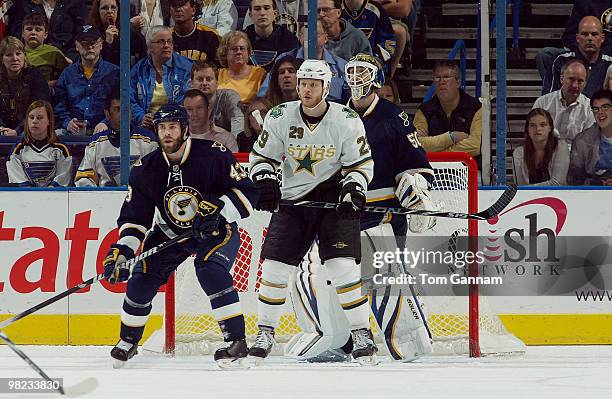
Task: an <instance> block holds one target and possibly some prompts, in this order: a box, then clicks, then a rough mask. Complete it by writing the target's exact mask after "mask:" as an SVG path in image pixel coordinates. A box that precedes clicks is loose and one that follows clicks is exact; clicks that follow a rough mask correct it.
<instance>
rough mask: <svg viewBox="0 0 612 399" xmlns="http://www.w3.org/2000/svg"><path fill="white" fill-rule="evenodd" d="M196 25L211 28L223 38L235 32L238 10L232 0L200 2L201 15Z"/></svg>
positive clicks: (204, 0) (205, 0)
mask: <svg viewBox="0 0 612 399" xmlns="http://www.w3.org/2000/svg"><path fill="white" fill-rule="evenodd" d="M198 23H199V24H201V25H206V26H208V27H210V28H213V29H214V30H216V31H217V32H218V33H219V35H220V36H223V35H225V34H227V33H229V32H230V31H232V30H236V25H237V23H238V10H236V6H235V5H234V2H233V1H232V0H202V13H201V17H200V19H199V20H198Z"/></svg>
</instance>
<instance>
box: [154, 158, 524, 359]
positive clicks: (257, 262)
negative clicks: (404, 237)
mask: <svg viewBox="0 0 612 399" xmlns="http://www.w3.org/2000/svg"><path fill="white" fill-rule="evenodd" d="M431 158H432V157H430V160H431ZM431 163H432V166H433V167H434V169H435V176H436V180H435V184H434V187H433V189H432V191H431V195H432V198H433V200H434V202H435V204H436V207H437V208H438V209H440V210H445V211H455V212H464V213H467V212H468V211H471V212H473V211H474V210H475V209H469V208H468V199H469V198H470V197H469V192H470V190H472V193H473V190H476V189H477V188H476V185H475V184H474V183H473V182H472V183H470V182H469V180H470V179H472V178H473V177H472V176H474V175H475V174H472V175H470V174H469V173H468V167H467V166H466V164H465V163H463V162H460V161H453V160H446V159H444V160H435V159H434V160H433V161H432V162H431ZM473 194H474V193H473ZM471 198H472V199H474V198H475V195H472V197H471ZM269 219H270V214H269V213H264V212H258V211H256V212H255V213H254V214H253V215H252V216H251V217H249V218H248V219H245V220H242V221H240V222H239V223H238V224H239V227H240V229H239V230H240V240H241V246H240V250H239V253H238V257H237V259H236V262H235V264H234V267H233V270H232V273H233V276H234V286H235V288H236V289H237V290H238V292H239V295H240V300H241V303H242V308H243V313H244V316H245V321H246V333H247V340H250V341H251V342H252V340H254V338H255V336H256V335H257V291H258V289H259V280H260V275H261V263H262V261H261V259H260V257H259V253H260V250H261V245H262V243H263V240H264V238H265V235H266V226H267V225H268V222H269ZM472 223H473V224H472V225H468V221H466V220H462V219H449V218H438V220H437V223H436V226H435V227H434V229H433V231H429V232H427V235H435V236H443V237H449V238H450V237H451V236H467V235H468V234H469V235H477V232H476V230H477V228H476V224H475V222H472ZM408 240H410V237H408ZM417 288H418V287H417ZM424 294H425V296H423V297H422V299H423V303H424V304H425V311H426V314H427V318H428V323H429V328H430V331H431V333H432V336H433V340H434V353H436V354H467V353H469V341H470V337H472V338H471V339H472V340H474V339H475V340H476V342H475V345H478V346H479V348H480V350H481V352H482V353H483V354H500V353H517V352H524V349H525V346H524V344H523V343H522V342H521V341H520V340H518V339H517V338H516V337H514V336H513V335H512V334H510V333H509V332H508V331H507V330H506V328H505V327H504V325H503V323H502V322H501V321H500V319H499V317H498V316H497V315H496V314H495V313H494V312H492V311H491V309H490V308H489V306H488V305H487V301H486V299H485V298H484V297H475V296H474V297H473V302H472V303H471V304H470V301H469V296H467V295H462V296H427V293H426V292H424ZM476 303H477V304H478V306H477V308H475V306H476ZM167 304H168V305H170V306H172V305H173V306H174V307H175V312H176V315H175V318H174V329H167V331H166V333H163V331H160V332H157V333H156V335H154V338H152V339H151V340H150V342H149V346H153V345H152V344H151V343H152V342H155V341H156V342H158V344H159V343H160V342H163V341H166V342H172V341H174V340H175V341H176V348H175V352H176V354H179V355H180V354H206V353H211V352H212V351H213V350H214V349H215V348H216V347H217V346H218V344H219V343H221V342H222V336H221V332H220V329H219V327H218V324H217V322H216V321H215V319H214V317H213V316H212V312H211V309H210V303H209V301H208V299H207V297H206V295H205V294H204V292H203V290H202V288H201V287H200V286H199V283H198V280H197V278H196V276H195V269H194V266H193V260H192V259H189V260H187V261H186V262H185V263H184V264H182V265H181V266H180V267H179V269H178V270H177V272H176V274H175V295H174V297H171V298H168V300H167ZM285 306H286V308H285V310H284V312H283V315H282V317H281V320H280V322H279V327H278V328H277V329H276V338H277V340H278V341H279V342H287V341H288V340H289V339H290V338H291V337H292V336H293V335H294V334H296V333H297V332H299V331H300V328H299V326H298V324H297V322H296V319H295V316H294V315H293V312H292V310H291V308H290V301H287V303H286V304H285ZM474 323H477V326H478V327H477V328H475V324H474ZM470 324H472V332H470ZM372 328H373V331H375V330H376V327H375V323H372ZM474 330H476V331H477V333H474ZM158 346H159V345H158ZM382 346H384V345H379V348H381V347H382ZM146 348H147V344H145V349H146ZM381 349H382V348H381Z"/></svg>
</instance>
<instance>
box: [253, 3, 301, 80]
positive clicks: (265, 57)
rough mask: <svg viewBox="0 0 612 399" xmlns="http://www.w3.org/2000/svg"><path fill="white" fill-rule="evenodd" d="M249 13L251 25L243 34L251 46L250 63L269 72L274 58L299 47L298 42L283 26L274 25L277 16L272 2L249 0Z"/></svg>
mask: <svg viewBox="0 0 612 399" xmlns="http://www.w3.org/2000/svg"><path fill="white" fill-rule="evenodd" d="M249 12H250V14H251V18H252V19H253V25H249V26H247V27H246V28H245V29H244V32H245V33H246V34H247V36H248V37H249V40H250V41H251V45H252V46H253V55H251V61H252V62H253V64H255V65H259V66H261V67H263V68H265V69H266V71H268V72H270V69H272V65H274V60H275V59H276V57H277V56H278V55H279V54H281V53H284V52H287V51H290V50H293V49H294V48H297V47H300V42H299V40H298V38H297V37H296V36H295V34H293V33H292V32H291V31H290V30H289V29H287V27H286V26H285V25H277V24H275V23H274V19H275V18H276V15H277V14H278V11H277V8H276V2H275V1H274V0H251V3H250V5H249Z"/></svg>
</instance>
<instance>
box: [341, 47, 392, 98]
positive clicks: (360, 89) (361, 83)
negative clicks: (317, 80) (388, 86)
mask: <svg viewBox="0 0 612 399" xmlns="http://www.w3.org/2000/svg"><path fill="white" fill-rule="evenodd" d="M344 72H345V76H346V82H347V83H348V85H349V87H350V88H351V97H352V98H353V100H359V99H360V98H362V97H365V96H367V95H368V94H370V91H371V90H372V87H375V88H378V89H380V88H381V87H383V85H384V84H385V74H384V71H383V66H382V64H381V62H380V61H379V60H378V58H376V57H374V56H372V55H370V54H363V53H360V54H357V55H356V56H354V57H353V58H351V60H350V61H349V62H347V64H346V66H345V67H344Z"/></svg>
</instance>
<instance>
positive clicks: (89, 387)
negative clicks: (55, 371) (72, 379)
mask: <svg viewBox="0 0 612 399" xmlns="http://www.w3.org/2000/svg"><path fill="white" fill-rule="evenodd" d="M0 338H1V339H2V340H3V341H4V342H6V345H7V346H8V347H9V348H11V349H12V350H13V352H15V353H16V354H17V355H18V356H19V357H20V358H22V359H23V360H24V361H25V362H26V363H27V364H28V365H29V366H30V367H32V368H33V369H34V371H36V372H37V373H38V374H39V375H40V376H41V377H42V378H44V379H45V381H48V382H50V383H51V386H53V384H54V383H55V382H56V381H57V379H55V380H54V379H51V377H49V376H48V375H47V373H45V372H44V371H43V370H42V369H41V368H40V367H38V365H37V364H36V363H34V361H33V360H32V359H30V357H29V356H28V355H26V354H25V352H23V351H22V350H21V349H19V347H18V346H17V345H16V344H15V343H14V342H13V341H11V339H10V338H9V337H8V336H7V335H6V334H5V333H3V332H2V331H0ZM97 387H98V380H97V379H95V378H87V379H86V380H83V381H82V382H80V383H78V384H76V385H74V386H71V387H66V388H64V386H62V385H60V386H59V387H58V388H57V392H58V393H60V394H62V395H66V396H71V397H72V396H80V395H85V394H87V393H89V392H91V391H93V390H94V389H96V388H97Z"/></svg>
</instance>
